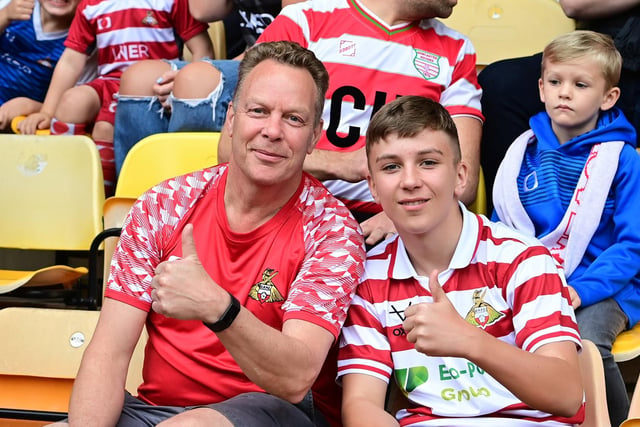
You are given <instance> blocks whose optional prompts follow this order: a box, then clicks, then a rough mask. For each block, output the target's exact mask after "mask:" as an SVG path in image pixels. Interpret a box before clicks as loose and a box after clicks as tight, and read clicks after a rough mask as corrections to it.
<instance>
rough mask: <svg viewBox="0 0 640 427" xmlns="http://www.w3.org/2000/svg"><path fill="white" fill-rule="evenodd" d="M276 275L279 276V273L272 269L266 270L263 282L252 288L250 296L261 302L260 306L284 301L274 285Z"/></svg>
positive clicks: (263, 274)
mask: <svg viewBox="0 0 640 427" xmlns="http://www.w3.org/2000/svg"><path fill="white" fill-rule="evenodd" d="M276 274H278V272H277V271H275V270H274V269H272V268H267V269H265V270H264V272H263V273H262V280H261V281H259V282H258V283H256V284H255V285H253V286H252V287H251V290H250V291H249V296H250V297H251V298H253V299H254V300H256V301H258V302H260V304H264V303H265V302H278V301H284V298H283V297H282V294H281V293H280V291H279V290H278V288H276V285H274V283H273V278H274V277H275V276H276Z"/></svg>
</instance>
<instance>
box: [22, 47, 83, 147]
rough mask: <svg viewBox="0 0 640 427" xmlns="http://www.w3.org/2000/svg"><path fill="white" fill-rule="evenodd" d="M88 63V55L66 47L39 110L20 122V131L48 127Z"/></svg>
mask: <svg viewBox="0 0 640 427" xmlns="http://www.w3.org/2000/svg"><path fill="white" fill-rule="evenodd" d="M86 63H87V55H85V54H84V53H80V52H78V51H75V50H73V49H69V48H66V49H65V50H64V51H63V52H62V55H61V56H60V60H59V61H58V63H57V64H56V68H55V70H54V71H53V76H52V77H51V84H50V85H49V89H48V90H47V95H46V97H45V99H44V102H43V103H42V108H41V109H40V111H39V112H37V113H33V114H30V115H29V116H28V117H27V118H26V119H24V120H23V121H22V122H20V125H19V128H20V132H21V133H23V134H27V135H32V134H35V132H36V130H38V129H47V128H48V127H49V126H50V124H51V118H52V117H53V115H54V114H55V112H56V108H57V106H58V103H59V102H60V99H61V98H62V95H63V93H64V92H65V91H66V90H67V89H71V88H72V87H73V86H74V85H75V84H76V82H77V81H78V78H79V77H80V75H81V74H82V71H83V70H84V67H85V65H86Z"/></svg>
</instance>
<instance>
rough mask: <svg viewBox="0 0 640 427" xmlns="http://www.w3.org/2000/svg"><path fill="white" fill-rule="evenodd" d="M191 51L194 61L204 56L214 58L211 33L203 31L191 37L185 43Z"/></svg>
mask: <svg viewBox="0 0 640 427" xmlns="http://www.w3.org/2000/svg"><path fill="white" fill-rule="evenodd" d="M184 44H185V45H186V46H187V49H189V52H191V57H192V58H193V59H192V60H193V61H199V60H200V59H202V58H211V59H213V58H214V52H213V44H212V43H211V37H209V33H207V32H206V31H203V32H201V33H198V34H196V35H195V36H193V37H191V38H190V39H189V40H187V41H186V42H185V43H184Z"/></svg>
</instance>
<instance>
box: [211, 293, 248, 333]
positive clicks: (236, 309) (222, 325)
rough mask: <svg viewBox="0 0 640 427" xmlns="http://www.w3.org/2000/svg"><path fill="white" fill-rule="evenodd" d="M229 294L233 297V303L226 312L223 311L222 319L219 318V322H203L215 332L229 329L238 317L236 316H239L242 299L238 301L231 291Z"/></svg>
mask: <svg viewBox="0 0 640 427" xmlns="http://www.w3.org/2000/svg"><path fill="white" fill-rule="evenodd" d="M229 296H230V297H231V303H230V304H229V306H228V307H227V309H226V310H225V311H224V313H222V316H220V319H218V321H217V322H214V323H207V322H204V321H203V322H202V323H203V324H204V325H205V326H206V327H207V328H209V329H211V330H212V331H213V332H222V331H224V330H225V329H227V328H228V327H229V326H231V324H232V323H233V321H234V320H235V319H236V317H237V316H238V313H240V307H241V306H240V301H238V300H237V299H236V297H234V296H233V295H232V294H231V292H229Z"/></svg>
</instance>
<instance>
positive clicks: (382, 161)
mask: <svg viewBox="0 0 640 427" xmlns="http://www.w3.org/2000/svg"><path fill="white" fill-rule="evenodd" d="M451 144H452V142H451V137H450V136H449V135H447V134H446V133H445V132H443V131H439V130H438V131H436V130H432V129H424V130H423V131H422V132H420V133H419V134H417V135H415V136H413V137H408V138H399V137H398V136H397V135H396V134H391V135H389V136H387V138H386V139H385V140H382V141H379V142H378V143H377V144H374V145H372V146H371V149H370V151H369V156H368V159H369V167H370V169H371V176H370V177H369V187H370V189H371V193H372V194H373V196H374V198H375V199H376V201H377V202H378V203H380V205H382V208H383V209H384V212H385V213H386V214H387V216H388V217H389V218H390V219H391V220H392V221H393V223H394V224H395V226H396V229H397V230H398V232H399V233H400V234H401V235H407V234H413V235H418V236H423V235H426V234H429V233H431V232H432V231H433V230H436V229H439V230H440V231H446V230H444V229H446V228H447V224H448V223H449V222H448V220H450V219H451V218H454V217H455V215H452V213H453V212H455V210H457V209H458V201H457V200H458V198H459V197H460V195H461V194H462V192H463V191H464V185H465V182H466V166H465V165H464V164H463V163H461V162H456V161H455V160H454V154H453V149H452V146H451Z"/></svg>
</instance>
